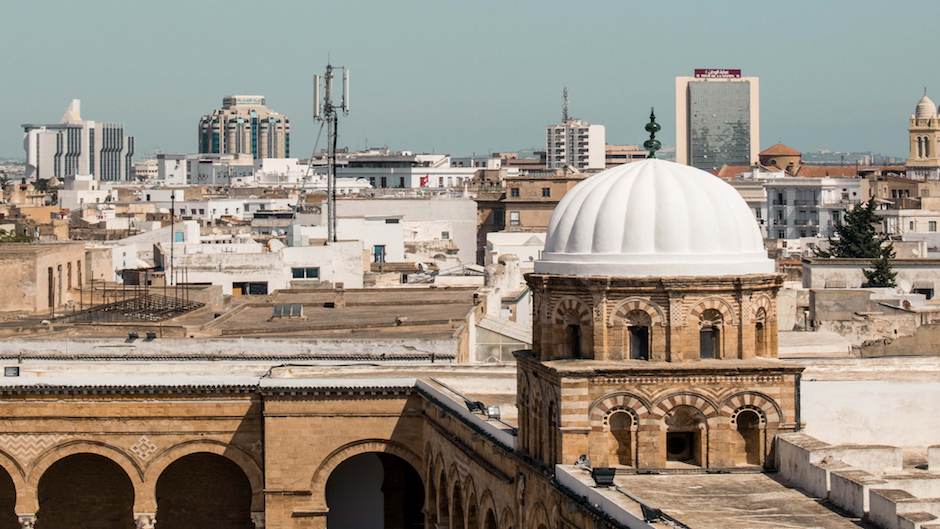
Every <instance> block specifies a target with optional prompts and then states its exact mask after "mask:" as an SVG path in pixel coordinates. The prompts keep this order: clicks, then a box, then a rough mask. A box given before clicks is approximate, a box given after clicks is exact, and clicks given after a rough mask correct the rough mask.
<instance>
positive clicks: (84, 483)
mask: <svg viewBox="0 0 940 529" xmlns="http://www.w3.org/2000/svg"><path fill="white" fill-rule="evenodd" d="M134 525H135V524H134V485H133V484H132V483H131V480H130V478H129V477H127V474H126V473H125V472H124V469H123V468H121V466H120V465H118V464H117V463H115V462H114V461H111V460H110V459H108V458H106V457H103V456H99V455H96V454H75V455H72V456H68V457H65V458H62V459H60V460H59V461H56V462H55V463H53V464H52V466H51V467H49V468H48V469H47V470H46V472H45V473H44V474H43V475H42V478H40V479H39V512H38V513H37V520H36V529H62V528H66V527H76V528H79V527H80V528H82V529H134Z"/></svg>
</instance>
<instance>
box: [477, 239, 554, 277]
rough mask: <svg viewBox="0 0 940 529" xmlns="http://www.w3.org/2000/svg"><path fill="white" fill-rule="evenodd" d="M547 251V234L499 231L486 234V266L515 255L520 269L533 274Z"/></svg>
mask: <svg viewBox="0 0 940 529" xmlns="http://www.w3.org/2000/svg"><path fill="white" fill-rule="evenodd" d="M544 249H545V233H528V232H517V231H497V232H493V233H487V234H486V264H487V265H491V264H495V263H497V262H499V257H500V256H502V255H515V256H516V257H518V258H519V267H520V268H521V269H522V270H523V271H524V272H531V271H532V270H533V268H534V264H535V261H537V260H539V259H540V258H541V257H542V250H544Z"/></svg>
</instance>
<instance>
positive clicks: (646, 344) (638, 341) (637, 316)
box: [624, 310, 653, 360]
mask: <svg viewBox="0 0 940 529" xmlns="http://www.w3.org/2000/svg"><path fill="white" fill-rule="evenodd" d="M624 320H625V323H626V324H627V331H628V333H629V341H630V359H631V360H649V359H650V338H651V336H650V327H651V326H652V324H653V322H652V319H651V318H650V315H649V314H647V313H645V312H643V311H642V310H631V311H630V312H628V313H627V315H626V317H625V318H624Z"/></svg>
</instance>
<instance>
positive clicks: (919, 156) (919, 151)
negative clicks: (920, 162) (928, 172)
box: [914, 136, 924, 158]
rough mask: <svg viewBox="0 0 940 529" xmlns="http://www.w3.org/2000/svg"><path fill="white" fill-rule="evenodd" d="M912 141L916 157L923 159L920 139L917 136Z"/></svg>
mask: <svg viewBox="0 0 940 529" xmlns="http://www.w3.org/2000/svg"><path fill="white" fill-rule="evenodd" d="M914 141H915V142H916V143H917V157H918V158H923V157H924V145H923V142H921V137H920V136H917V137H916V138H914Z"/></svg>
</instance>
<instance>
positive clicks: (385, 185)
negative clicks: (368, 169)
mask: <svg viewBox="0 0 940 529" xmlns="http://www.w3.org/2000/svg"><path fill="white" fill-rule="evenodd" d="M382 187H388V177H386V176H383V177H382Z"/></svg>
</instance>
